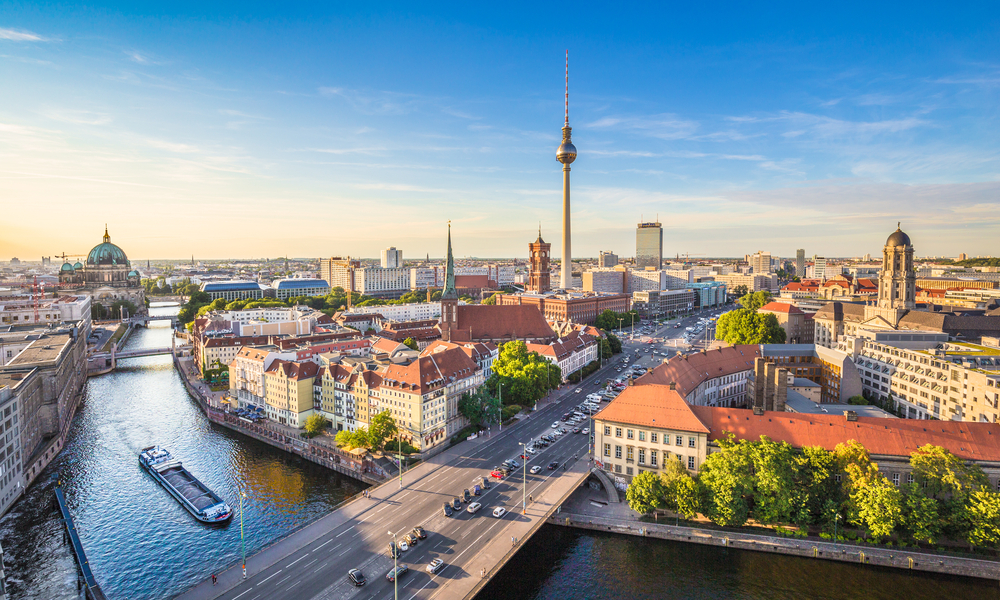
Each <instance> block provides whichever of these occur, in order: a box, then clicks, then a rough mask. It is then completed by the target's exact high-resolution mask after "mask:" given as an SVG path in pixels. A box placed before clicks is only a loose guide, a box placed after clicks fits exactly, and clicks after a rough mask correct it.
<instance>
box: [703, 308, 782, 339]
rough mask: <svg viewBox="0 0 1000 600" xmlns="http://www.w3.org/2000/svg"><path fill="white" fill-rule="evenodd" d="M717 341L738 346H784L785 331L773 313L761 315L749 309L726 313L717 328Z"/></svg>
mask: <svg viewBox="0 0 1000 600" xmlns="http://www.w3.org/2000/svg"><path fill="white" fill-rule="evenodd" d="M715 339H717V340H723V341H725V342H726V343H727V344H730V345H732V346H737V345H741V344H783V343H784V342H785V330H784V329H782V328H781V325H779V324H778V318H777V317H776V316H774V315H773V314H771V313H766V314H761V313H758V312H757V311H756V310H752V309H749V308H738V309H736V310H731V311H729V312H727V313H724V314H723V315H722V316H720V317H719V320H718V322H717V323H716V326H715Z"/></svg>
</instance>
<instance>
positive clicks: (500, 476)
mask: <svg viewBox="0 0 1000 600" xmlns="http://www.w3.org/2000/svg"><path fill="white" fill-rule="evenodd" d="M490 477H496V478H497V479H503V473H501V472H500V471H491V472H490Z"/></svg>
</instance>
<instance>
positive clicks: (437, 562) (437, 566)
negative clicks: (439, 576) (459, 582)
mask: <svg viewBox="0 0 1000 600" xmlns="http://www.w3.org/2000/svg"><path fill="white" fill-rule="evenodd" d="M442 567H444V561H443V560H441V559H440V558H435V559H434V560H432V561H431V562H430V564H429V565H427V572H428V573H430V574H432V575H433V574H434V573H437V572H438V571H440V570H441V568H442Z"/></svg>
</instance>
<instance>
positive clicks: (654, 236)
mask: <svg viewBox="0 0 1000 600" xmlns="http://www.w3.org/2000/svg"><path fill="white" fill-rule="evenodd" d="M662 265H663V227H662V226H661V225H660V223H658V222H655V223H639V226H638V227H636V229H635V266H636V268H637V269H644V268H646V267H652V268H653V269H656V270H659V268H660V267H661V266H662Z"/></svg>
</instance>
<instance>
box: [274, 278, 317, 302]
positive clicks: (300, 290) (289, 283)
mask: <svg viewBox="0 0 1000 600" xmlns="http://www.w3.org/2000/svg"><path fill="white" fill-rule="evenodd" d="M271 287H273V288H274V297H275V298H277V299H278V300H288V299H289V298H295V297H297V296H326V295H327V294H329V293H330V284H329V283H327V282H326V281H324V280H322V279H279V280H277V281H273V282H271Z"/></svg>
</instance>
